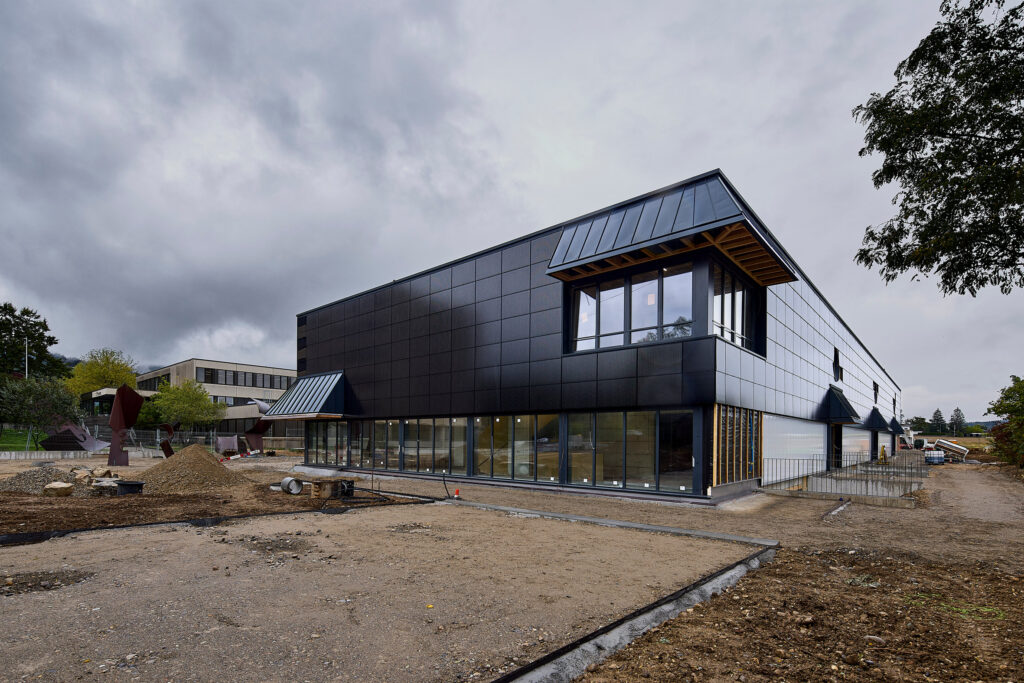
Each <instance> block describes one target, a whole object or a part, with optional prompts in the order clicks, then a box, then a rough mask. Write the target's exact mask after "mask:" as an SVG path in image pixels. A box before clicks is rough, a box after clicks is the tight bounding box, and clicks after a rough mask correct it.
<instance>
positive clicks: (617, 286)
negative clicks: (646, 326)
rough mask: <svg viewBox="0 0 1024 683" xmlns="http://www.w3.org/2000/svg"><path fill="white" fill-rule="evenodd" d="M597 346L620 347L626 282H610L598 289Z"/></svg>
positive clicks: (602, 284) (622, 338)
mask: <svg viewBox="0 0 1024 683" xmlns="http://www.w3.org/2000/svg"><path fill="white" fill-rule="evenodd" d="M597 296H598V299H597V306H598V314H599V315H598V319H597V325H598V334H599V337H598V346H600V347H602V348H603V347H606V346H622V344H623V341H624V339H625V337H624V336H623V334H622V325H623V321H624V320H625V315H626V282H625V280H621V279H620V280H612V281H610V282H602V283H601V285H600V286H599V287H598V295H597Z"/></svg>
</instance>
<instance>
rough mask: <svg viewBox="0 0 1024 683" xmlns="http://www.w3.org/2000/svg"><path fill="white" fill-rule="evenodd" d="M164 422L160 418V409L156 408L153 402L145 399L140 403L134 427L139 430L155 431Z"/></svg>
mask: <svg viewBox="0 0 1024 683" xmlns="http://www.w3.org/2000/svg"><path fill="white" fill-rule="evenodd" d="M163 421H164V420H163V418H162V417H160V409H159V408H157V406H156V403H154V402H153V399H152V398H147V399H146V400H145V401H143V402H142V408H141V409H140V410H139V417H138V419H136V420H135V426H136V427H138V428H139V429H155V428H156V427H158V426H159V425H160V423H162V422H163Z"/></svg>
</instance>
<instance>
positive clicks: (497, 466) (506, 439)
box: [491, 415, 512, 479]
mask: <svg viewBox="0 0 1024 683" xmlns="http://www.w3.org/2000/svg"><path fill="white" fill-rule="evenodd" d="M492 430H493V435H494V436H493V439H494V440H493V442H492V443H493V449H492V451H491V453H492V458H493V463H494V471H493V472H492V473H491V476H493V477H495V478H497V479H509V478H510V477H511V476H512V418H510V417H508V416H507V415H501V416H499V417H495V418H494V423H493V426H492Z"/></svg>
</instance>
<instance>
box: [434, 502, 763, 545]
mask: <svg viewBox="0 0 1024 683" xmlns="http://www.w3.org/2000/svg"><path fill="white" fill-rule="evenodd" d="M446 502H447V503H450V504H452V505H465V506H468V507H475V508H480V509H482V510H494V511H497V512H507V513H510V514H516V515H523V516H526V517H543V518H546V519H561V520H564V521H567V522H586V523H587V524H597V525H599V526H612V527H618V528H620V529H636V530H637V531H653V532H656V533H661V534H673V535H675V536H692V537H694V538H707V539H710V540H713V541H729V542H732V543H746V544H748V545H756V546H760V547H762V548H777V547H779V542H778V541H776V540H773V539H770V538H753V537H751V536H737V535H736V534H726V533H722V532H719V531H702V530H700V529H680V528H679V527H674V526H660V525H657V524H641V523H639V522H627V521H624V520H620V519H605V518H603V517H586V516H583V515H568V514H564V513H561V512H544V511H543V510H526V509H523V508H513V507H505V506H503V505H488V504H486V503H471V502H468V501H465V500H449V501H446Z"/></svg>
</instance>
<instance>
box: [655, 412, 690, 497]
mask: <svg viewBox="0 0 1024 683" xmlns="http://www.w3.org/2000/svg"><path fill="white" fill-rule="evenodd" d="M658 488H659V489H660V490H662V491H673V492H675V491H678V492H680V493H686V492H690V491H693V411H692V410H662V411H661V412H660V413H658Z"/></svg>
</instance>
